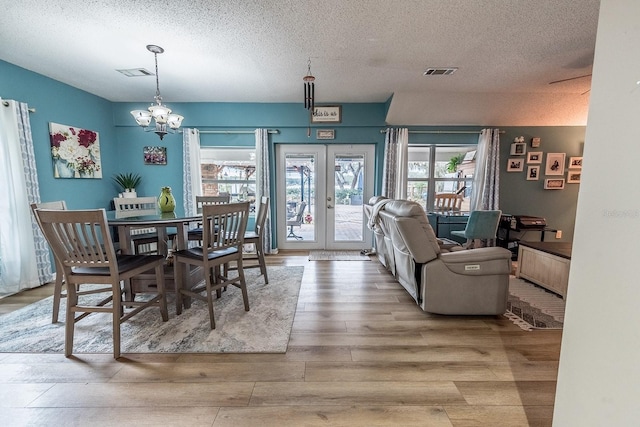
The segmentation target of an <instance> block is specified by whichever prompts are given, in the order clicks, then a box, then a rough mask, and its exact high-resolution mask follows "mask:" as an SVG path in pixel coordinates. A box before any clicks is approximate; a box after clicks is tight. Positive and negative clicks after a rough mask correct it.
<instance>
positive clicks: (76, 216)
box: [34, 209, 168, 359]
mask: <svg viewBox="0 0 640 427" xmlns="http://www.w3.org/2000/svg"><path fill="white" fill-rule="evenodd" d="M34 213H35V214H36V216H37V218H38V223H39V225H40V227H41V228H42V232H43V233H44V236H45V238H46V239H47V241H48V242H49V245H50V246H51V248H52V250H53V253H54V255H55V257H56V259H57V261H58V263H59V264H60V265H61V266H62V268H63V271H64V276H65V280H66V283H67V309H66V319H65V345H64V347H65V348H64V354H65V356H66V357H69V356H71V355H72V353H73V336H74V329H75V324H76V323H77V322H78V321H80V320H81V319H82V318H84V317H85V316H87V315H89V314H90V313H96V312H101V313H110V314H111V317H112V323H113V357H114V358H116V359H117V358H119V357H120V325H121V324H122V323H123V322H125V321H127V320H129V319H130V318H131V317H132V316H134V315H136V314H138V313H140V312H141V311H142V310H144V309H146V308H150V307H159V308H160V314H161V316H162V320H163V321H167V320H168V312H167V300H166V295H165V286H164V267H163V266H164V257H163V256H162V255H124V254H118V255H117V254H116V252H115V249H114V246H113V241H112V239H111V234H110V232H109V228H108V224H107V217H106V213H105V211H104V209H93V210H51V209H35V210H34ZM148 270H155V275H156V282H157V288H156V291H154V292H149V294H150V295H149V297H147V298H145V299H144V300H142V301H135V300H132V301H124V300H123V298H122V294H123V292H124V289H123V286H127V283H128V279H130V278H132V277H134V276H136V275H138V274H140V273H143V272H145V271H148ZM82 284H95V285H98V286H96V288H97V289H92V291H91V292H92V293H104V292H106V293H107V296H106V298H104V299H103V300H101V301H99V302H94V301H92V300H91V299H90V298H87V297H86V295H82V296H83V298H79V296H80V293H78V292H76V287H77V286H79V285H82ZM123 284H124V285H123ZM100 285H103V286H100ZM104 285H108V286H104ZM77 313H81V314H80V315H79V316H76V314H77Z"/></svg>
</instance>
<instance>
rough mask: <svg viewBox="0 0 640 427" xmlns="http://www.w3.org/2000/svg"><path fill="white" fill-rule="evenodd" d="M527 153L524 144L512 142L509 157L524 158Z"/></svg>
mask: <svg viewBox="0 0 640 427" xmlns="http://www.w3.org/2000/svg"><path fill="white" fill-rule="evenodd" d="M526 151H527V144H525V143H524V142H514V143H513V144H511V153H510V154H511V155H512V156H524V154H525V153H526Z"/></svg>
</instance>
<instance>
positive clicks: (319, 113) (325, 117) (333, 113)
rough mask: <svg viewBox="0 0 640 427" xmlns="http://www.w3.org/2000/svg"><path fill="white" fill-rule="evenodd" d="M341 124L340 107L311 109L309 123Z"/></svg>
mask: <svg viewBox="0 0 640 427" xmlns="http://www.w3.org/2000/svg"><path fill="white" fill-rule="evenodd" d="M340 122H342V107H341V106H340V105H322V106H315V107H313V111H312V112H311V123H340Z"/></svg>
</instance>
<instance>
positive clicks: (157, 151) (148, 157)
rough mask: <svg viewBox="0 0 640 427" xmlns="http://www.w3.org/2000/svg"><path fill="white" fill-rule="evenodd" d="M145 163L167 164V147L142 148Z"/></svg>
mask: <svg viewBox="0 0 640 427" xmlns="http://www.w3.org/2000/svg"><path fill="white" fill-rule="evenodd" d="M142 153H143V158H144V164H145V165H166V164H167V147H151V146H147V147H144V149H143V150H142Z"/></svg>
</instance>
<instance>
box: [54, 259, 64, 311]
mask: <svg viewBox="0 0 640 427" xmlns="http://www.w3.org/2000/svg"><path fill="white" fill-rule="evenodd" d="M63 277H64V274H63V273H62V268H58V267H57V264H56V281H55V284H54V285H53V315H52V317H51V323H58V312H59V311H60V299H61V298H62V282H63Z"/></svg>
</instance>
